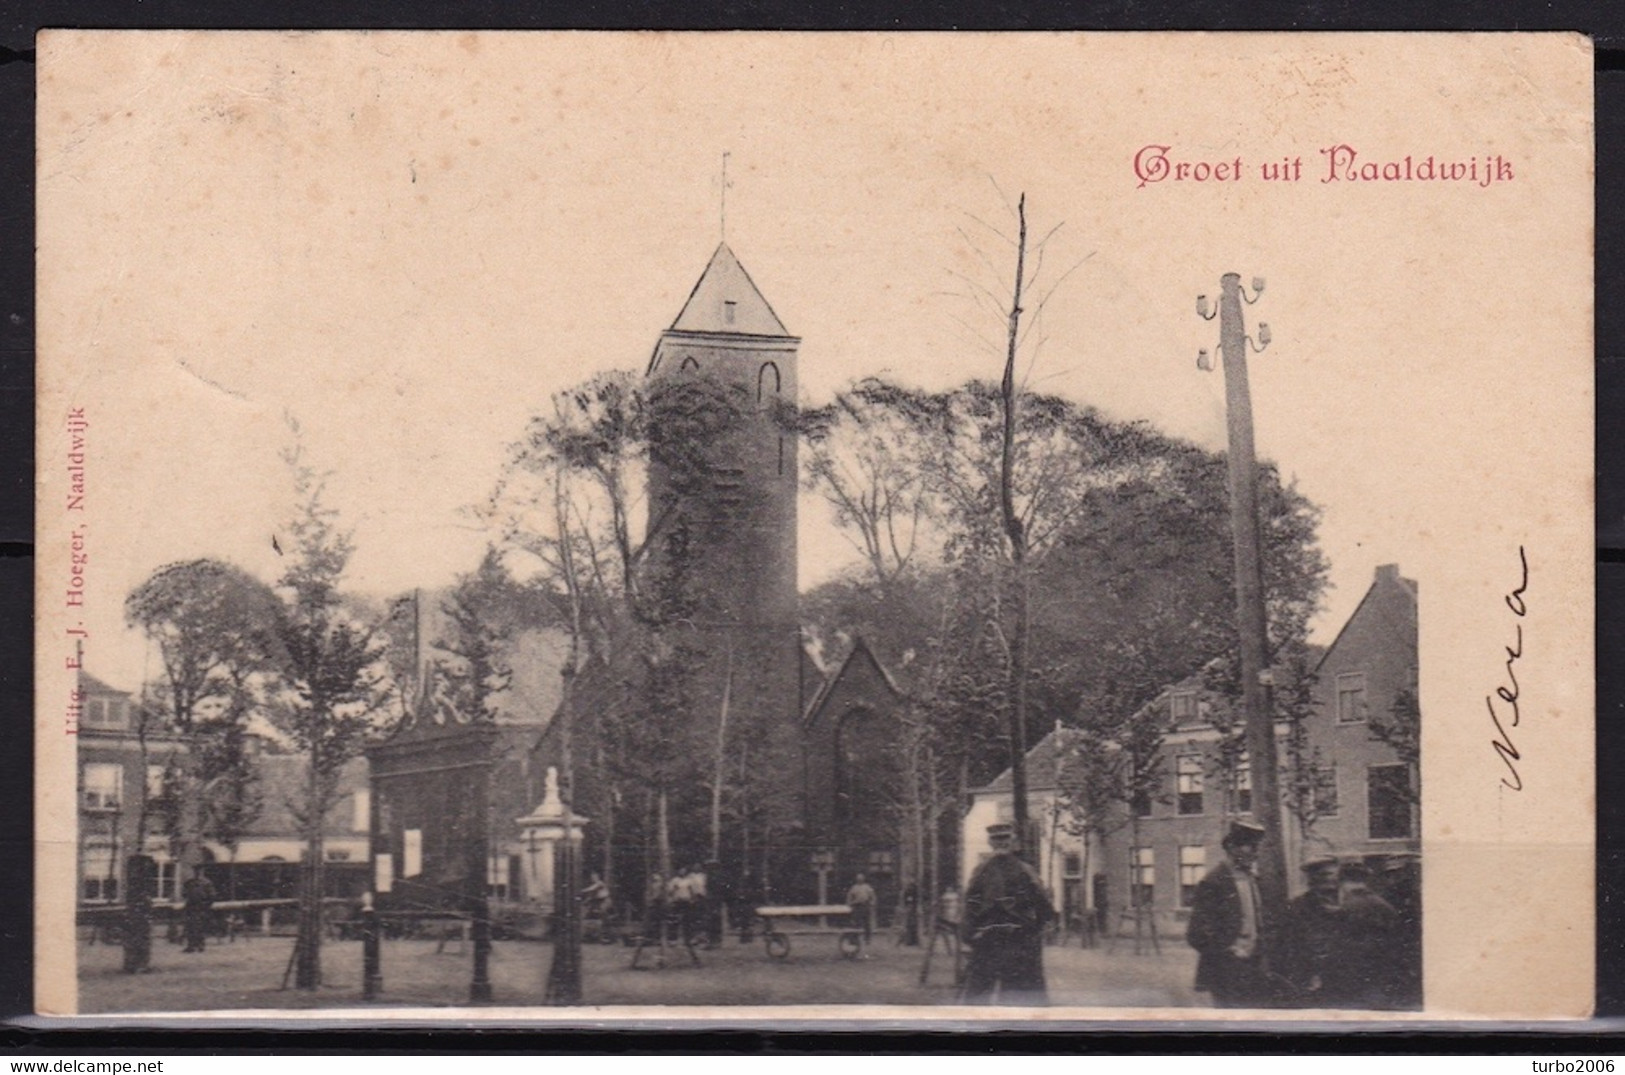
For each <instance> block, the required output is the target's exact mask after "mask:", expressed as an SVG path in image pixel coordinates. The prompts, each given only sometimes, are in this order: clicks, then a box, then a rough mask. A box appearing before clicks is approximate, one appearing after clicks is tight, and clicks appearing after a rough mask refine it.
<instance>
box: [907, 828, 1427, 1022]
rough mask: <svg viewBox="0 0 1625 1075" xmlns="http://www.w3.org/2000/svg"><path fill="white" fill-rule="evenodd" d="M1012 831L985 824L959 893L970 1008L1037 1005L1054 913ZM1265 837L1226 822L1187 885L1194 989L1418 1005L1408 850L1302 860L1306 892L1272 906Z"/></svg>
mask: <svg viewBox="0 0 1625 1075" xmlns="http://www.w3.org/2000/svg"><path fill="white" fill-rule="evenodd" d="M1013 837H1014V829H1013V827H1012V826H1010V825H1005V824H999V825H993V826H990V827H989V829H988V839H989V843H990V844H991V846H992V849H993V853H992V855H991V856H990V857H989V858H988V859H987V861H986V862H984V863H982V865H981V866H979V867H978V868H977V870H976V872H975V873H974V874H973V875H972V877H971V880H970V883H969V885H967V886H966V889H965V897H964V907H963V920H962V924H961V926H960V931H961V936H962V938H963V940H964V942H965V943H966V945H967V946H968V947H969V958H968V960H967V963H966V968H965V980H964V984H963V994H962V996H963V999H964V1000H965V1001H966V1002H967V1003H1000V1004H1042V1003H1044V1002H1045V1000H1046V992H1045V982H1044V963H1043V944H1044V931H1045V927H1046V926H1047V925H1048V924H1049V923H1050V921H1052V920H1053V918H1054V917H1055V911H1054V908H1053V906H1052V905H1051V903H1050V899H1049V895H1048V893H1047V891H1046V890H1045V887H1044V885H1043V882H1042V880H1041V879H1040V878H1039V876H1038V872H1037V871H1036V870H1034V869H1033V868H1032V866H1030V865H1028V864H1027V863H1026V862H1024V861H1023V860H1022V859H1021V858H1020V857H1019V856H1017V855H1016V854H1014V853H1013ZM1264 837H1265V831H1264V829H1263V828H1261V827H1260V826H1258V825H1254V824H1252V823H1250V822H1246V821H1236V822H1233V823H1232V824H1231V826H1230V829H1229V831H1228V832H1227V833H1226V834H1225V837H1224V840H1223V847H1224V851H1225V861H1224V862H1223V863H1221V864H1220V865H1218V866H1216V867H1215V868H1214V869H1213V870H1212V871H1210V872H1209V873H1208V875H1207V876H1206V877H1205V878H1203V879H1202V881H1201V882H1200V883H1199V884H1198V885H1197V887H1196V892H1195V899H1194V901H1193V905H1192V908H1191V917H1190V924H1189V928H1188V930H1187V931H1186V939H1187V940H1188V941H1189V943H1190V945H1191V947H1193V948H1195V949H1196V951H1197V953H1198V961H1197V969H1196V988H1197V989H1199V990H1203V991H1206V992H1208V993H1211V994H1212V997H1213V1001H1214V1003H1215V1004H1217V1005H1218V1006H1220V1007H1227V1008H1271V1007H1292V1006H1295V1007H1306V1008H1357V1009H1371V1010H1375V1009H1396V1008H1397V1009H1403V1008H1416V1007H1420V1005H1421V1001H1422V975H1421V968H1422V959H1421V955H1422V931H1421V876H1420V861H1419V859H1418V858H1417V856H1415V855H1414V854H1395V855H1391V856H1388V857H1387V858H1386V859H1385V860H1383V861H1382V862H1381V863H1380V865H1379V866H1378V867H1373V866H1372V864H1370V863H1368V862H1367V861H1365V860H1363V859H1361V860H1351V861H1339V860H1338V859H1337V858H1336V857H1334V856H1330V855H1324V856H1318V857H1314V858H1311V859H1309V860H1308V861H1307V862H1305V863H1304V865H1303V870H1304V873H1305V877H1306V881H1307V886H1308V887H1307V891H1305V892H1304V893H1303V894H1302V895H1300V896H1298V897H1296V898H1295V899H1293V900H1291V901H1290V902H1288V903H1287V904H1286V905H1285V906H1274V905H1272V904H1271V903H1270V902H1268V901H1267V899H1266V896H1265V894H1264V893H1263V892H1262V891H1261V890H1260V889H1259V886H1258V879H1257V876H1256V873H1255V869H1256V866H1257V863H1258V856H1259V849H1260V847H1261V845H1262V844H1263V842H1264ZM939 922H940V913H939Z"/></svg>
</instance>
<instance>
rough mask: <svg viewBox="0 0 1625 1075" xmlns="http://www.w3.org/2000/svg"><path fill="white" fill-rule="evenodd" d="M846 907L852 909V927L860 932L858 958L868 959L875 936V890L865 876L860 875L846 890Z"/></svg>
mask: <svg viewBox="0 0 1625 1075" xmlns="http://www.w3.org/2000/svg"><path fill="white" fill-rule="evenodd" d="M846 905H847V906H848V907H850V908H852V926H853V928H854V929H856V930H858V958H859V959H868V958H869V944H870V942H871V941H873V940H874V935H875V890H874V886H872V885H870V884H869V882H868V881H867V880H866V879H865V878H864V876H863V874H861V873H860V874H858V876H857V878H856V879H855V880H853V882H852V887H851V888H849V889H847V890H846Z"/></svg>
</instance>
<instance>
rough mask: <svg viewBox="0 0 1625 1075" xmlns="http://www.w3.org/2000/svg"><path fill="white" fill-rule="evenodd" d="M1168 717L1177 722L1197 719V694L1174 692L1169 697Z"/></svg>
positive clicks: (1192, 692) (1193, 692)
mask: <svg viewBox="0 0 1625 1075" xmlns="http://www.w3.org/2000/svg"><path fill="white" fill-rule="evenodd" d="M1168 715H1169V716H1171V717H1172V718H1173V719H1174V720H1175V721H1192V720H1195V719H1196V692H1195V691H1174V692H1173V693H1171V694H1169V695H1168Z"/></svg>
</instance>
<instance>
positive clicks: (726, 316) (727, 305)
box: [722, 299, 739, 325]
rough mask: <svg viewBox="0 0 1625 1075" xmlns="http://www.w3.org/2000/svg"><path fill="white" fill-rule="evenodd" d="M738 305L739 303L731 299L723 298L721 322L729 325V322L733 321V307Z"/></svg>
mask: <svg viewBox="0 0 1625 1075" xmlns="http://www.w3.org/2000/svg"><path fill="white" fill-rule="evenodd" d="M738 305H739V304H738V303H737V302H735V301H733V300H732V299H724V300H723V302H722V320H723V322H724V323H725V324H729V325H731V324H733V323H734V307H735V306H738Z"/></svg>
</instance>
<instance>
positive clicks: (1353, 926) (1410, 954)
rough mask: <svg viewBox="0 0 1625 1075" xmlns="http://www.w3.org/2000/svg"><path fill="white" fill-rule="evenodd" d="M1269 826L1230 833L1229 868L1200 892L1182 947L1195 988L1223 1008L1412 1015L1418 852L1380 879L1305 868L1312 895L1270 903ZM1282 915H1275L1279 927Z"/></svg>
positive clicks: (1343, 868)
mask: <svg viewBox="0 0 1625 1075" xmlns="http://www.w3.org/2000/svg"><path fill="white" fill-rule="evenodd" d="M1264 837H1265V832H1264V829H1263V828H1262V827H1260V826H1258V825H1254V824H1251V823H1249V822H1245V821H1237V822H1234V823H1232V825H1231V827H1230V830H1229V831H1228V832H1227V833H1226V834H1225V837H1224V841H1223V846H1224V852H1225V861H1224V862H1223V863H1221V864H1220V865H1218V866H1216V867H1215V868H1214V869H1213V870H1212V871H1211V872H1210V873H1209V874H1208V875H1207V877H1205V878H1203V879H1202V881H1201V883H1200V884H1199V885H1197V887H1196V895H1195V900H1194V902H1193V905H1192V908H1191V918H1190V925H1189V928H1188V929H1187V931H1186V940H1187V941H1189V943H1190V945H1191V947H1193V948H1195V949H1196V951H1197V953H1198V957H1199V958H1198V962H1197V969H1196V988H1197V989H1200V990H1205V991H1207V992H1209V993H1211V994H1212V996H1213V1001H1214V1003H1215V1004H1217V1005H1218V1006H1220V1007H1226V1008H1269V1007H1288V1006H1296V1007H1308V1008H1361V1009H1381V1008H1412V1007H1417V1006H1418V1005H1419V1004H1420V1003H1421V941H1422V935H1421V915H1420V906H1421V905H1420V897H1421V886H1420V876H1419V864H1418V861H1417V859H1416V858H1415V856H1413V855H1396V856H1393V857H1392V858H1390V859H1389V860H1388V861H1387V862H1385V863H1384V864H1383V867H1382V869H1381V870H1380V872H1374V871H1373V869H1372V867H1371V866H1370V865H1369V864H1368V863H1366V862H1365V861H1363V860H1360V861H1348V862H1340V861H1339V860H1338V859H1337V858H1336V857H1334V856H1330V855H1325V856H1318V857H1315V858H1311V859H1310V860H1308V861H1307V862H1305V863H1304V865H1303V870H1304V873H1305V875H1306V880H1307V883H1308V889H1307V891H1305V892H1304V893H1303V894H1302V895H1300V896H1298V897H1296V898H1295V899H1293V900H1291V901H1290V902H1289V903H1288V904H1286V905H1285V907H1272V906H1270V905H1269V904H1268V903H1267V902H1266V900H1265V898H1264V896H1263V893H1262V892H1261V891H1260V890H1259V887H1258V879H1257V876H1256V872H1255V870H1256V866H1257V862H1258V853H1259V848H1260V846H1261V845H1262V843H1263V842H1264ZM1276 916H1279V918H1278V920H1272V919H1276Z"/></svg>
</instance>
